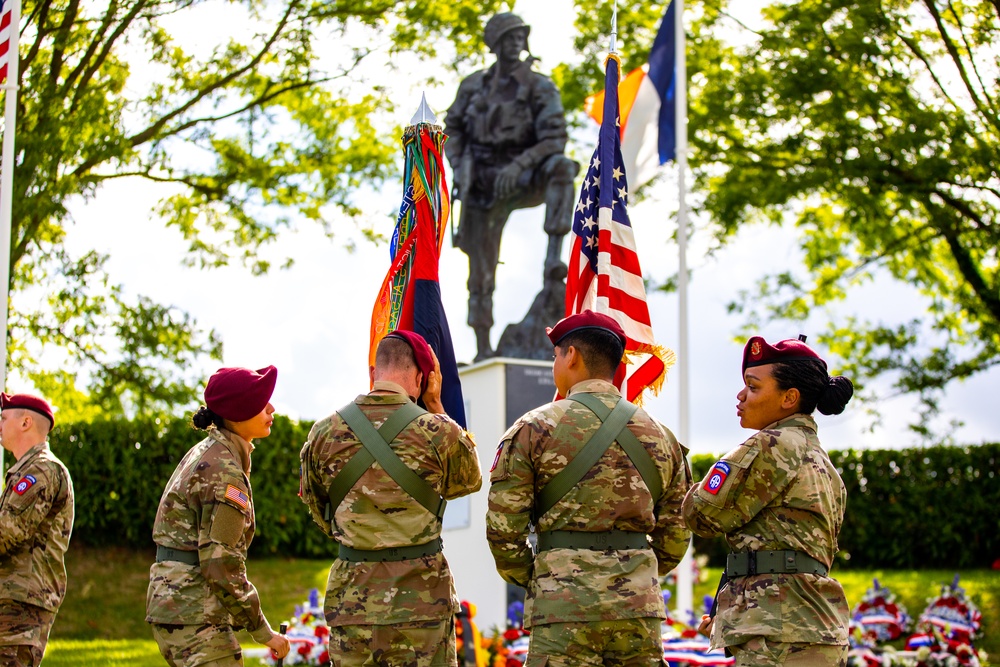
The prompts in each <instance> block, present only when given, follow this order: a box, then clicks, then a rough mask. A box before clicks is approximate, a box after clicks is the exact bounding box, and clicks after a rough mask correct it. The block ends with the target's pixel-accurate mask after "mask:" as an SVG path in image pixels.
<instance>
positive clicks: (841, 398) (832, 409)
mask: <svg viewBox="0 0 1000 667" xmlns="http://www.w3.org/2000/svg"><path fill="white" fill-rule="evenodd" d="M852 396H854V383H853V382H851V381H850V380H849V379H848V378H846V377H844V376H843V375H834V376H833V377H831V378H829V379H828V380H827V381H826V386H825V387H824V388H823V391H822V392H821V393H820V395H819V402H818V403H817V404H816V408H817V409H818V410H819V411H820V412H821V413H823V414H824V415H839V414H840V413H841V412H843V411H844V408H845V407H846V406H847V402H848V401H850V400H851V397H852Z"/></svg>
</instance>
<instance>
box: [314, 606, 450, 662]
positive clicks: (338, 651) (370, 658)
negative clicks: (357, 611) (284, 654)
mask: <svg viewBox="0 0 1000 667" xmlns="http://www.w3.org/2000/svg"><path fill="white" fill-rule="evenodd" d="M330 660H331V662H332V663H333V667H457V665H458V655H457V653H456V651H455V617H454V616H453V617H451V618H450V619H448V620H446V621H417V622H414V623H397V624H395V625H342V626H334V627H332V628H330Z"/></svg>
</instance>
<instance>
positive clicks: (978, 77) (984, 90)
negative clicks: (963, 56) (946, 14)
mask: <svg viewBox="0 0 1000 667" xmlns="http://www.w3.org/2000/svg"><path fill="white" fill-rule="evenodd" d="M948 9H949V10H950V11H951V15H952V16H954V17H955V23H956V24H957V25H958V34H960V35H961V36H962V43H963V44H964V45H965V52H966V53H968V54H969V64H970V65H972V72H973V73H974V74H975V75H976V81H978V82H979V91H980V93H981V94H982V96H983V97H984V98H986V104H987V105H988V106H989V107H990V110H991V111H993V113H994V114H996V111H997V107H996V104H995V103H994V101H993V98H992V97H990V89H989V88H987V87H986V84H984V83H983V77H982V75H980V74H979V66H978V65H976V56H975V53H974V52H973V49H972V46H971V45H970V44H969V37H968V35H966V34H965V30H964V27H963V26H962V19H961V17H960V16H959V15H958V12H957V11H956V10H955V3H953V2H952V1H951V0H948Z"/></svg>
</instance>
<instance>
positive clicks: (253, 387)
mask: <svg viewBox="0 0 1000 667" xmlns="http://www.w3.org/2000/svg"><path fill="white" fill-rule="evenodd" d="M277 376H278V371H277V369H276V368H275V367H274V366H268V367H267V368H261V369H260V370H257V371H252V370H249V369H247V368H220V369H219V370H218V371H217V372H216V373H215V374H214V375H213V376H212V377H211V378H209V380H208V386H207V387H206V388H205V405H204V406H202V407H201V408H199V409H198V411H197V412H196V413H195V414H194V416H193V417H192V419H191V421H192V422H193V423H194V426H195V427H196V428H199V429H202V430H204V431H207V437H206V438H205V439H204V440H202V441H201V442H199V443H198V444H197V445H195V446H194V447H192V448H191V449H190V450H188V453H187V454H186V455H185V456H184V458H183V459H182V460H181V462H180V463H179V464H178V466H177V468H176V470H174V474H173V475H172V476H171V477H170V481H168V482H167V486H166V488H165V489H164V490H163V496H162V497H161V498H160V506H159V509H158V510H157V512H156V521H155V523H154V524H153V541H154V542H156V563H154V564H153V566H152V567H151V568H150V571H149V590H148V592H147V595H146V622H148V623H151V624H152V626H153V637H154V638H155V639H156V643H157V644H158V645H159V647H160V653H161V654H162V655H163V657H164V658H165V659H166V661H167V664H169V665H171V666H172V667H195V666H196V665H197V666H200V667H231V666H233V665H242V664H243V658H242V649H241V648H240V644H239V641H237V639H236V634H235V632H234V631H235V630H239V629H241V628H242V629H245V630H247V631H248V632H249V633H250V636H251V637H253V639H254V640H255V641H258V642H260V643H261V644H266V645H267V646H269V647H270V648H271V649H272V651H273V652H274V654H275V655H276V656H277V657H279V658H283V657H285V655H287V653H288V648H289V645H288V640H287V639H286V638H285V637H284V636H283V635H281V634H278V633H276V632H274V631H273V630H272V629H271V626H270V625H269V624H268V622H267V619H266V618H264V615H263V614H262V613H261V610H260V599H259V598H258V596H257V589H255V588H254V586H253V584H251V583H250V581H249V580H248V579H247V573H246V557H247V548H248V547H249V546H250V541H251V540H252V539H253V535H254V526H255V523H254V511H253V492H252V490H251V488H250V453H251V452H252V451H253V450H254V446H253V441H254V439H255V438H265V437H267V436H268V435H270V433H271V424H272V422H273V421H274V418H273V414H274V407H273V406H272V405H271V403H270V400H271V394H272V393H273V392H274V383H275V381H276V380H277Z"/></svg>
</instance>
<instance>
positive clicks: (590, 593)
mask: <svg viewBox="0 0 1000 667" xmlns="http://www.w3.org/2000/svg"><path fill="white" fill-rule="evenodd" d="M548 333H549V339H550V340H551V341H552V343H553V345H555V361H554V365H553V368H552V374H553V377H554V378H555V383H556V388H557V389H558V391H559V394H560V395H562V396H566V397H567V398H566V399H563V400H557V401H556V402H554V403H549V404H548V405H544V406H542V407H540V408H538V409H536V410H533V411H531V412H529V413H527V414H525V415H524V416H522V417H521V418H520V419H519V420H518V421H517V422H516V423H515V424H514V425H513V426H512V427H511V428H510V429H509V430H508V431H507V433H505V434H504V436H503V439H502V440H501V442H500V445H499V448H498V450H497V455H496V459H495V460H494V464H493V468H492V470H491V472H490V481H491V486H490V495H489V510H488V513H487V515H486V536H487V539H488V540H489V543H490V549H491V550H492V552H493V557H494V559H495V560H496V565H497V571H498V572H499V573H500V576H502V577H503V578H504V579H505V580H506V581H508V582H510V583H513V584H516V585H518V586H521V587H522V588H525V589H527V596H526V601H525V609H524V625H525V627H526V628H528V629H530V630H531V644H530V647H529V649H528V662H527V665H528V666H529V667H530V666H532V665H545V664H547V665H550V666H552V667H563V666H565V667H570V666H578V665H662V663H663V648H662V645H661V639H660V624H661V621H662V619H664V618H665V614H664V607H663V598H662V596H661V591H660V586H659V583H658V580H657V575H660V576H662V575H666V574H667V573H668V572H669V571H670V570H672V569H673V568H674V567H676V565H677V564H678V563H679V562H680V560H681V558H682V557H683V555H684V552H685V550H686V549H687V545H688V539H689V537H690V533H689V531H688V530H687V528H686V527H685V526H684V520H683V518H682V517H681V511H680V508H681V500H682V499H683V497H684V493H685V491H687V488H688V486H689V485H690V483H691V471H690V468H689V467H688V464H687V459H686V458H685V450H684V448H683V447H682V446H681V445H680V444H678V442H677V440H676V439H675V438H674V436H673V434H672V433H671V432H670V431H669V430H667V429H666V428H665V427H664V426H662V425H661V424H659V423H658V422H657V421H656V420H654V419H653V418H652V417H650V416H649V415H648V414H647V413H646V412H645V411H644V410H642V409H635V406H634V405H632V404H630V403H628V401H626V400H625V399H624V398H622V396H621V394H620V393H619V392H618V390H617V389H616V388H615V386H614V385H613V384H612V378H613V377H614V374H615V370H616V368H617V367H618V365H619V362H620V360H621V358H622V353H623V351H624V345H625V334H624V332H623V331H622V329H621V327H620V326H619V325H618V323H617V322H615V321H614V320H613V319H612V318H610V317H608V316H606V315H602V314H598V313H592V312H591V311H584V312H583V313H581V314H578V315H573V316H571V317H568V318H565V319H563V320H561V321H560V322H559V323H558V324H557V325H556V326H555V327H553V328H552V329H550V330H549V331H548ZM594 399H596V403H594ZM588 402H589V403H588ZM590 403H593V404H594V406H595V408H596V410H595V409H593V408H591V407H590ZM612 408H614V411H612ZM618 410H623V411H624V410H629V411H631V410H634V412H631V417H628V416H627V415H628V414H629V412H623V413H621V414H624V415H625V417H623V418H621V421H620V422H619V423H618V424H617V426H616V428H614V429H611V428H610V427H611V426H612V424H614V422H615V419H616V417H615V415H616V413H617V411H618ZM602 412H603V413H604V414H603V415H602V416H601V417H600V418H598V414H600V413H602ZM609 412H610V413H611V415H610V416H609V415H608V414H607V413H609ZM602 421H605V423H606V424H607V425H608V426H609V430H610V431H611V436H612V437H614V442H610V445H609V446H607V448H606V450H605V451H604V452H603V454H602V453H600V451H599V450H598V451H597V453H595V454H593V455H591V460H592V458H593V456H599V458H597V459H596V462H594V463H593V464H592V465H590V463H591V461H590V460H587V462H586V464H583V466H582V468H581V470H579V472H578V473H577V474H575V475H572V476H569V480H568V481H567V482H559V481H553V480H559V479H566V477H565V476H566V475H567V474H568V471H569V470H571V469H572V468H573V467H575V466H576V465H578V462H582V461H584V460H585V459H587V458H588V452H590V451H591V447H592V446H593V443H595V442H597V441H599V440H600V437H599V436H597V435H595V434H596V433H597V431H598V429H599V427H601V423H602ZM622 426H625V428H624V429H622V428H621V427H622ZM585 443H586V446H585ZM571 462H572V463H571ZM574 482H575V483H574ZM570 485H572V486H570ZM560 487H561V488H560ZM553 488H555V489H556V490H555V491H554V492H553V491H551V490H552V489H553ZM532 526H534V530H535V531H536V532H537V535H538V539H537V543H538V552H537V554H535V553H532V548H531V546H530V545H529V541H528V539H529V531H530V530H531V527H532Z"/></svg>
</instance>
